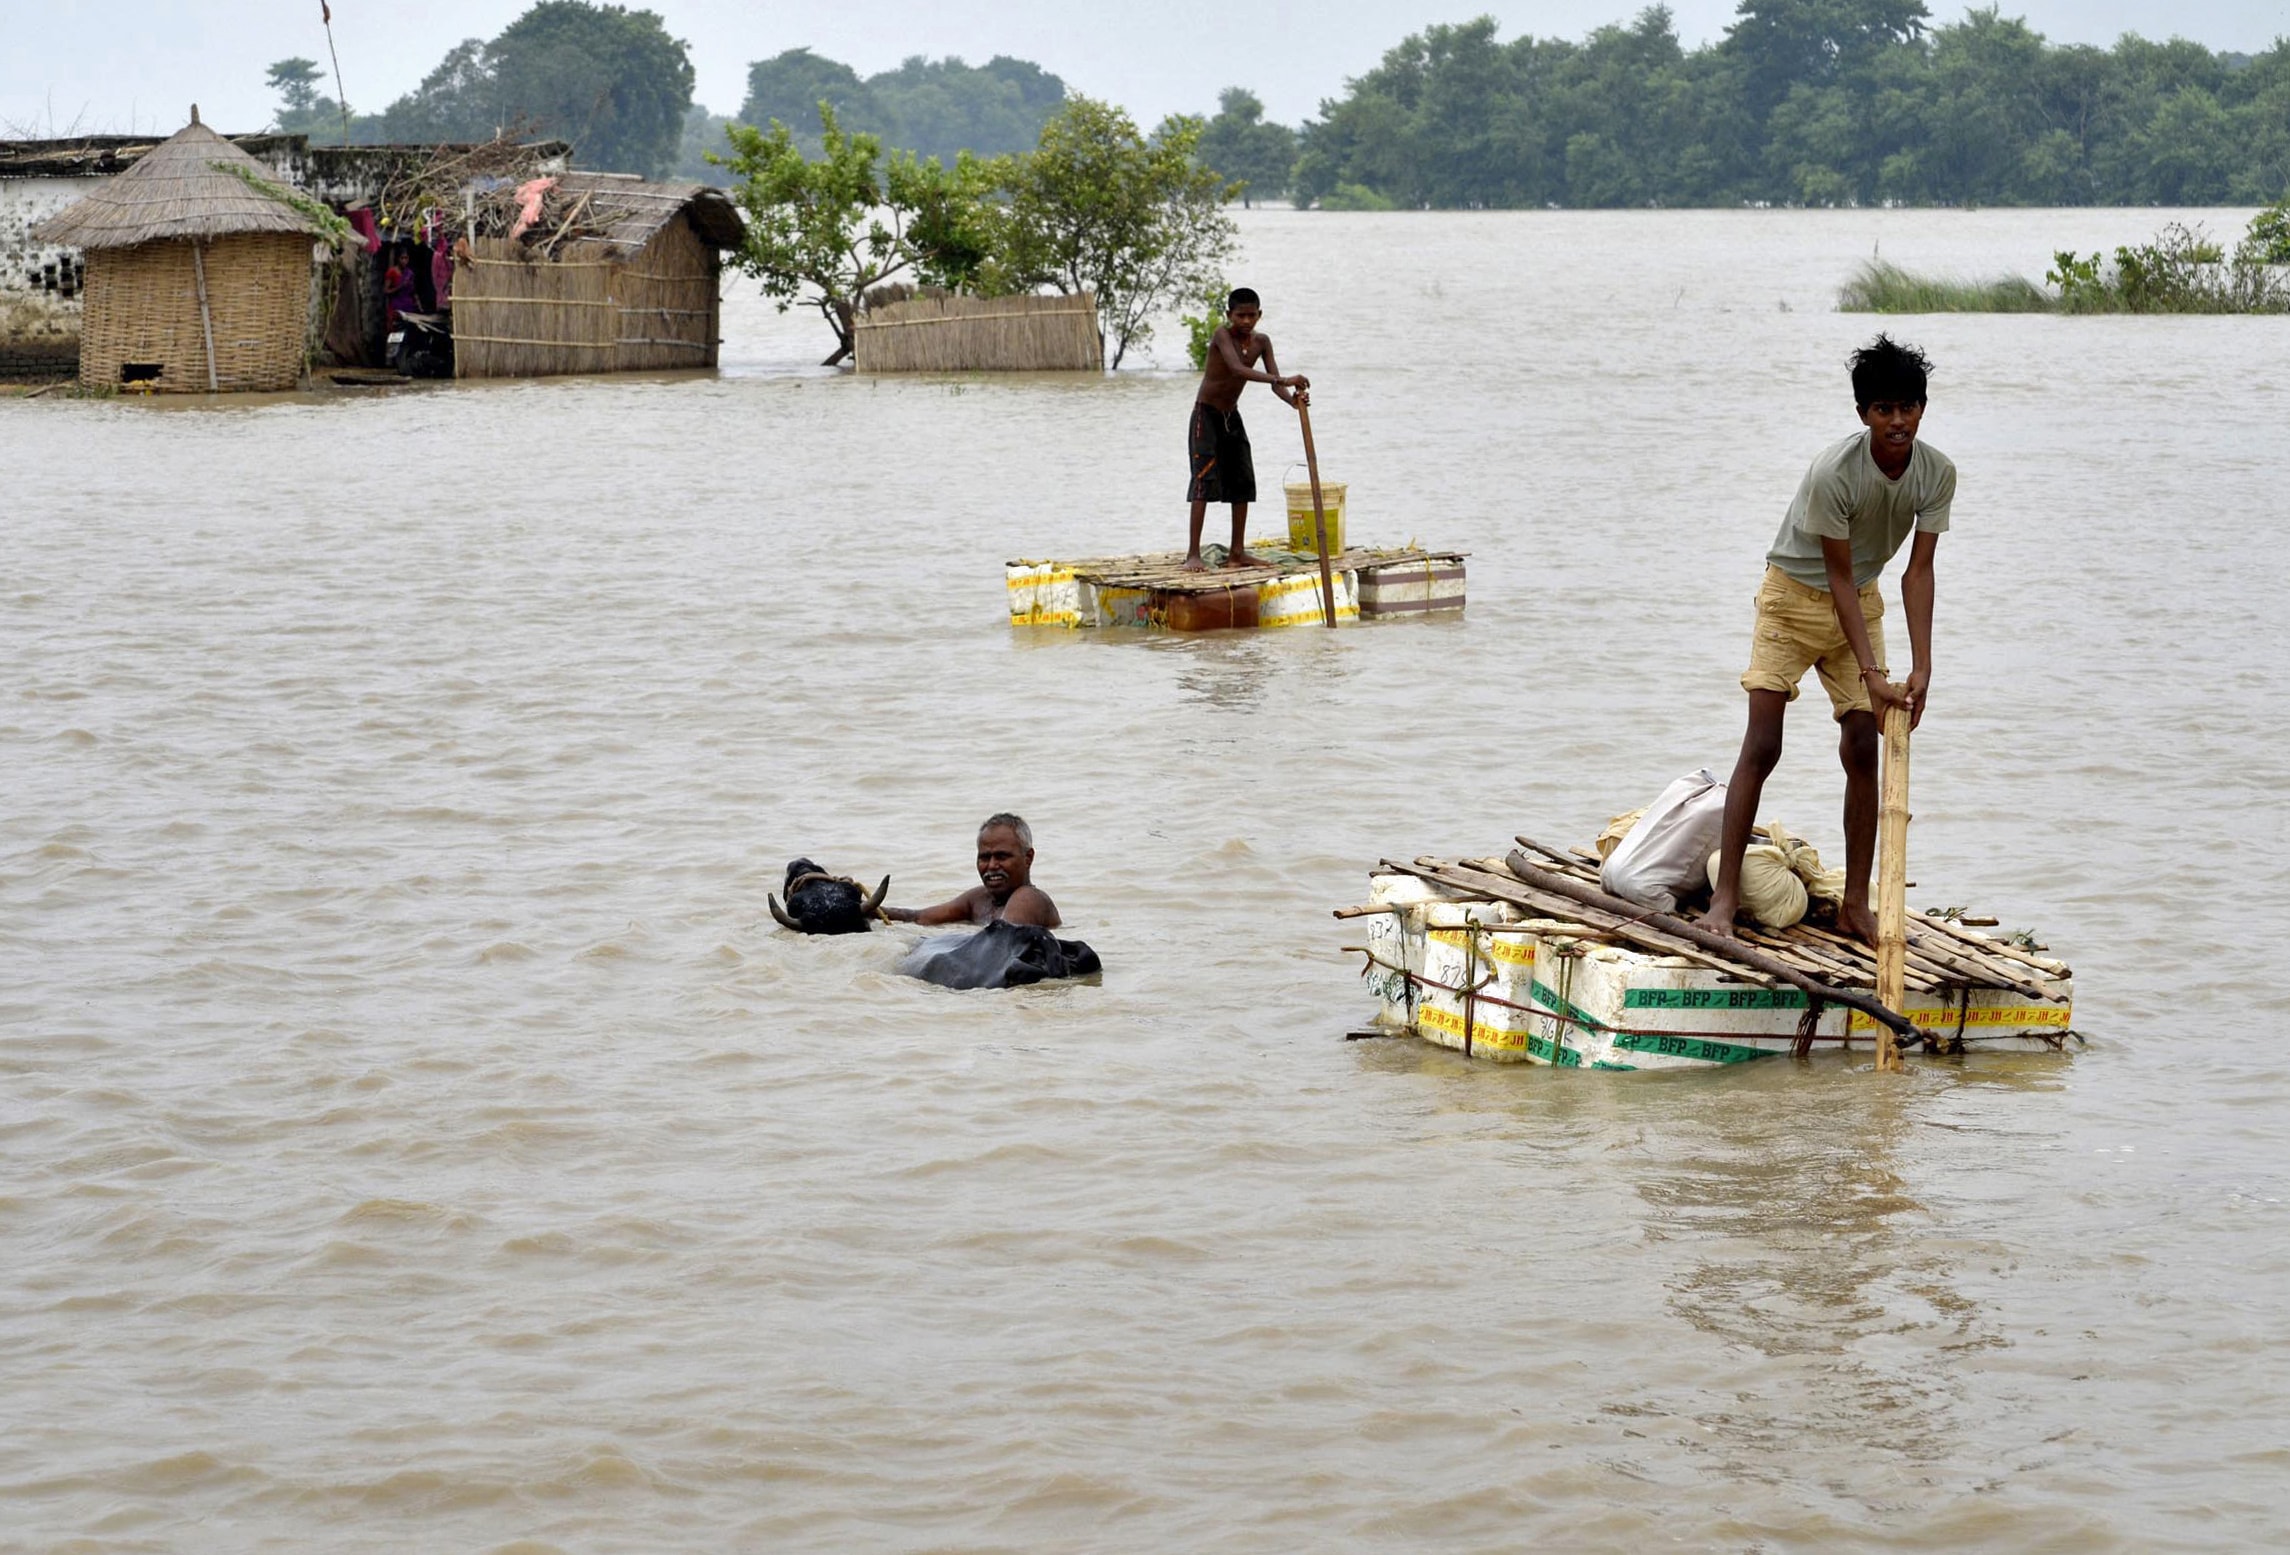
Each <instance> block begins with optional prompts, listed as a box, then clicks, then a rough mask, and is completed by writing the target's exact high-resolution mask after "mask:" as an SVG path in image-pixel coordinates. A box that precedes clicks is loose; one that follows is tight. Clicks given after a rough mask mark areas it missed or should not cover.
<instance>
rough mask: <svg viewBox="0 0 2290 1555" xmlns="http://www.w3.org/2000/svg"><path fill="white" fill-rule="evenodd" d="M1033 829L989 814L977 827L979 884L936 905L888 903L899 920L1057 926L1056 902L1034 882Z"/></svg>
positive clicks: (1013, 819)
mask: <svg viewBox="0 0 2290 1555" xmlns="http://www.w3.org/2000/svg"><path fill="white" fill-rule="evenodd" d="M1033 873H1034V830H1033V828H1032V827H1030V826H1028V825H1027V824H1026V823H1025V822H1024V821H1022V820H1020V819H1019V818H1018V817H1017V816H1014V815H1011V814H1008V813H1007V812H1005V813H1003V814H1001V815H991V816H988V817H987V818H986V824H985V825H983V826H981V827H979V828H978V884H977V885H975V886H972V887H971V888H970V889H969V890H967V891H965V892H963V893H962V894H961V895H960V896H958V897H956V898H954V900H952V901H951V902H940V903H939V904H938V905H937V906H936V907H886V908H884V909H883V912H884V915H885V916H887V917H889V918H890V919H892V920H893V921H895V922H898V923H994V922H996V921H999V922H1002V923H1027V924H1032V925H1034V926H1036V927H1037V928H1044V929H1054V928H1056V927H1057V926H1058V909H1057V904H1056V903H1055V902H1053V901H1051V900H1050V899H1049V897H1048V895H1047V894H1045V893H1044V892H1043V891H1042V890H1041V888H1040V887H1038V886H1036V885H1035V884H1034V883H1033Z"/></svg>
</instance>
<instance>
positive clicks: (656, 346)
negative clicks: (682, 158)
mask: <svg viewBox="0 0 2290 1555" xmlns="http://www.w3.org/2000/svg"><path fill="white" fill-rule="evenodd" d="M745 236H746V225H745V223H743V222H742V221H741V220H740V214H739V209H738V207H736V206H734V205H733V204H732V202H731V199H730V197H729V196H727V195H726V194H725V193H724V192H723V191H722V190H721V189H717V188H714V187H713V186H711V185H708V184H700V183H666V184H655V183H645V182H642V181H640V180H638V179H634V178H628V177H623V176H620V175H617V174H612V173H566V174H564V175H563V176H562V177H560V178H558V179H556V180H555V181H554V187H552V188H550V189H549V190H548V191H547V198H546V204H545V205H543V206H542V207H541V213H540V217H539V220H538V221H537V222H535V223H534V224H533V225H532V226H531V227H530V228H529V229H527V231H525V232H524V233H522V234H520V235H518V236H514V237H512V236H506V235H496V236H490V237H487V236H478V235H476V234H472V235H471V236H470V237H469V238H468V239H467V251H466V252H465V253H463V252H459V251H457V253H456V258H455V263H454V271H453V371H454V376H455V377H457V378H529V377H543V376H548V375H552V374H557V373H603V372H634V371H645V370H651V369H657V368H663V367H713V366H715V365H716V346H717V339H718V335H719V333H720V326H721V323H722V314H721V308H722V278H723V255H724V250H726V249H731V248H737V247H739V245H740V243H741V241H742V239H743V238H744V237H745Z"/></svg>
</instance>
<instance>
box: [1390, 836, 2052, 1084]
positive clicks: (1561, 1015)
mask: <svg viewBox="0 0 2290 1555" xmlns="http://www.w3.org/2000/svg"><path fill="white" fill-rule="evenodd" d="M1370 906H1371V907H1374V908H1383V909H1387V910H1385V911H1378V912H1370V913H1368V914H1366V915H1365V916H1362V917H1359V918H1356V919H1354V920H1353V921H1354V922H1355V923H1357V924H1359V925H1361V926H1363V927H1364V929H1365V932H1366V944H1365V945H1361V946H1356V947H1354V948H1355V949H1357V950H1359V951H1361V952H1362V953H1363V954H1364V955H1365V957H1366V966H1365V968H1364V969H1363V973H1362V975H1363V977H1364V978H1365V980H1366V982H1367V985H1368V990H1369V992H1370V993H1371V994H1373V995H1374V996H1375V999H1376V1003H1377V1013H1376V1025H1377V1027H1378V1028H1379V1029H1382V1030H1385V1031H1391V1032H1394V1033H1401V1032H1405V1033H1412V1034H1413V1035H1415V1036H1418V1037H1420V1038H1422V1039H1423V1040H1424V1041H1426V1042H1431V1043H1435V1044H1437V1045H1438V1046H1441V1047H1446V1048H1453V1049H1455V1050H1456V1051H1458V1052H1461V1053H1464V1054H1467V1055H1468V1056H1470V1057H1472V1058H1480V1059H1486V1060H1488V1061H1490V1062H1493V1063H1529V1064H1549V1065H1554V1066H1556V1067H1559V1068H1563V1069H1694V1068H1716V1067H1723V1066H1725V1065H1728V1064H1739V1063H1746V1062H1750V1061H1752V1060H1756V1059H1762V1058H1773V1057H1778V1056H1781V1055H1784V1054H1787V1053H1789V1052H1791V1051H1792V1050H1794V1049H1796V1048H1797V1046H1798V1045H1799V1043H1800V1041H1801V1040H1802V1039H1804V1038H1808V1037H1809V1039H1810V1041H1811V1043H1812V1044H1813V1045H1815V1046H1828V1047H1838V1046H1843V1047H1846V1048H1851V1047H1854V1046H1865V1047H1867V1048H1868V1049H1870V1050H1873V1049H1874V1047H1875V1044H1876V1030H1877V1027H1876V1023H1875V1022H1874V1021H1873V1020H1871V1019H1870V1018H1869V1017H1868V1016H1866V1015H1863V1014H1861V1013H1859V1012H1858V1011H1853V1010H1847V1009H1845V1008H1843V1007H1841V1006H1835V1005H1832V1006H1828V1007H1826V1008H1824V1009H1823V1010H1822V1011H1820V1012H1819V1013H1818V1015H1816V1016H1813V1017H1812V1018H1811V1019H1810V1021H1808V1010H1809V1008H1810V1001H1809V999H1808V997H1807V996H1806V995H1805V994H1804V993H1802V992H1800V991H1799V990H1798V989H1795V988H1792V987H1787V986H1775V987H1760V986H1756V985H1755V984H1753V983H1751V982H1749V981H1747V980H1745V979H1742V978H1738V977H1732V976H1729V974H1726V973H1724V972H1720V971H1718V970H1716V969H1715V968H1713V967H1711V966H1708V965H1706V964H1704V963H1701V962H1696V961H1690V960H1686V959H1684V958H1682V957H1676V956H1662V955H1654V954H1650V953H1648V952H1646V951H1643V950H1638V949H1635V948H1632V947H1631V946H1628V945H1621V944H1613V943H1607V942H1602V941H1601V939H1600V938H1599V937H1598V936H1597V935H1596V934H1595V933H1594V932H1593V931H1589V930H1586V929H1585V928H1584V927H1583V926H1582V925H1580V924H1575V923H1569V922H1566V921H1564V920H1561V919H1555V918H1536V917H1533V916H1531V915H1530V914H1529V913H1527V912H1526V911H1525V910H1523V909H1521V908H1518V907H1515V906H1513V905H1512V904H1510V903H1508V902H1501V901H1492V900H1486V899H1475V898H1473V897H1471V896H1469V895H1465V894H1459V893H1454V892H1450V891H1448V890H1446V889H1445V888H1443V887H1441V886H1440V885H1437V884H1435V883H1434V882H1431V881H1427V880H1422V879H1418V878H1417V877H1415V876H1412V875H1404V874H1390V873H1386V874H1379V875H1376V876H1375V877H1374V883H1373V889H1372V891H1371V894H1370ZM1917 923H1918V920H1917V919H1915V918H1911V919H1910V924H1911V926H1912V927H1914V926H1916V925H1917ZM1961 932H1962V934H1963V935H1964V936H1967V937H1969V936H1972V931H1970V930H1963V931H1961ZM1966 943H1968V944H1969V943H1971V940H1970V939H1969V938H1968V939H1967V940H1966ZM2015 965H2016V966H2018V968H2019V971H2020V974H2021V976H2020V980H2021V981H2023V982H2025V983H2028V984H2029V985H2030V986H2031V987H2034V988H2036V989H2037V990H2038V991H2039V992H2041V993H2042V994H2043V995H2045V997H2041V998H2037V997H2031V996H2029V995H2028V994H2025V993H2018V992H2014V991H2012V990H2010V989H2004V988H1979V987H1966V988H1959V989H1955V990H1948V989H1934V990H1930V991H1927V992H1923V993H1918V992H1913V991H1912V992H1911V993H1910V994H1909V995H1908V998H1907V1000H1906V1004H1907V1008H1906V1009H1904V1010H1903V1011H1902V1012H1901V1013H1902V1014H1904V1015H1906V1016H1907V1017H1908V1018H1909V1020H1910V1021H1912V1022H1913V1023H1914V1024H1915V1025H1916V1028H1917V1030H1918V1032H1919V1033H1920V1035H1921V1036H1922V1037H1923V1039H1924V1042H1923V1046H1924V1048H1926V1049H1927V1050H1931V1051H1938V1052H1943V1053H1960V1052H1973V1051H1982V1050H2003V1051H2011V1052H2060V1051H2064V1050H2065V1048H2066V1046H2067V1044H2068V1043H2069V1042H2070V1041H2071V1040H2080V1039H2079V1038H2076V1037H2075V1034H2074V1032H2073V1031H2072V1030H2071V1021H2072V1018H2073V1014H2074V1006H2073V1003H2072V1000H2073V995H2074V988H2075V984H2074V980H2073V978H2072V976H2071V975H2070V974H2069V973H2068V971H2067V969H2066V968H2065V967H2059V964H2058V963H2056V962H2044V963H2040V965H2039V963H2038V962H2037V961H2036V960H2035V959H2033V958H2029V959H2027V960H2026V961H2025V962H2024V964H2022V963H2015ZM2044 966H2050V967H2058V970H2057V971H2056V972H2050V971H2045V970H2042V967H2044ZM1807 1025H1810V1027H1811V1029H1810V1031H1809V1032H1808V1031H1804V1030H1802V1029H1801V1028H1804V1027H1806V1026H1807ZM1915 1050H1916V1049H1915V1048H1913V1047H1912V1048H1911V1049H1910V1051H1912V1052H1913V1051H1915Z"/></svg>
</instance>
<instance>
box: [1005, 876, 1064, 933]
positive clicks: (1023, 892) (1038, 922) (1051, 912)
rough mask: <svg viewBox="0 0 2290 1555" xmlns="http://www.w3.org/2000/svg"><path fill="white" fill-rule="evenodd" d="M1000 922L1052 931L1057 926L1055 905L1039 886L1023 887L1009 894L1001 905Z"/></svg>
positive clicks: (1056, 908)
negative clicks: (1029, 925) (1022, 924)
mask: <svg viewBox="0 0 2290 1555" xmlns="http://www.w3.org/2000/svg"><path fill="white" fill-rule="evenodd" d="M1002 921H1003V922H1005V923H1030V924H1032V925H1034V926H1035V927H1037V928H1043V929H1054V928H1056V927H1057V926H1058V921H1059V920H1058V907H1057V903H1055V902H1053V901H1051V900H1050V897H1049V893H1048V892H1047V891H1044V890H1043V889H1042V888H1041V887H1040V886H1031V885H1024V886H1020V887H1018V889H1017V890H1015V891H1013V892H1011V893H1010V899H1009V900H1008V901H1007V902H1004V903H1003V904H1002Z"/></svg>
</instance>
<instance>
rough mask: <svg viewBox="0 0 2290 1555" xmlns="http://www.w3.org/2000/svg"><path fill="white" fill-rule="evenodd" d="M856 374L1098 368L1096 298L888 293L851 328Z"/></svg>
mask: <svg viewBox="0 0 2290 1555" xmlns="http://www.w3.org/2000/svg"><path fill="white" fill-rule="evenodd" d="M851 343H852V347H853V359H854V360H853V365H854V367H856V369H857V370H858V371H860V372H863V373H957V372H973V373H996V372H1001V373H1018V372H1092V373H1094V372H1103V371H1104V370H1105V337H1104V336H1103V335H1100V334H1099V333H1098V332H1097V299H1096V298H1095V297H1093V296H1091V295H1090V294H1089V293H1087V292H1082V293H1080V294H1078V295H1074V296H1056V295H1031V296H1029V295H1020V296H1016V297H957V296H950V295H947V294H945V293H938V294H935V295H934V294H931V293H928V292H924V293H915V294H909V295H907V296H903V297H900V296H896V295H891V296H887V297H885V298H884V300H883V301H882V303H881V305H880V306H876V305H874V304H873V300H872V299H870V305H869V307H868V308H867V310H866V312H864V313H862V314H860V315H859V317H858V320H857V321H856V323H855V324H854V325H853V327H852V330H851Z"/></svg>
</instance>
